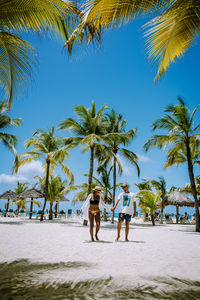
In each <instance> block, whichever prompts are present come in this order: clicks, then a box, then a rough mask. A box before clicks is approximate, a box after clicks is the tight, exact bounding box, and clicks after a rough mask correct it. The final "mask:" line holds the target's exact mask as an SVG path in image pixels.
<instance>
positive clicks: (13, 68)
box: [0, 0, 79, 109]
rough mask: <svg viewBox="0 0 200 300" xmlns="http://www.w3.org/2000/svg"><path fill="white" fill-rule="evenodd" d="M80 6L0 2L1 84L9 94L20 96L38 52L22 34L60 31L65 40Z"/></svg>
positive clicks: (58, 1)
mask: <svg viewBox="0 0 200 300" xmlns="http://www.w3.org/2000/svg"><path fill="white" fill-rule="evenodd" d="M78 14H79V11H78V9H77V8H76V7H75V6H74V5H73V3H72V2H69V1H62V0H32V1H28V0H15V1H13V0H7V1H4V0H1V1H0V20H1V21H0V48H1V50H0V62H1V63H0V84H1V87H2V88H3V90H4V92H5V94H6V95H7V97H8V108H9V109H10V107H11V104H12V99H13V97H16V96H17V95H19V93H20V92H21V91H23V90H24V88H26V86H27V84H28V83H29V81H31V78H32V73H33V68H34V66H35V65H36V62H37V59H36V51H35V49H34V48H33V47H32V46H31V45H30V44H29V43H28V42H27V41H25V40H23V39H22V38H20V37H19V34H21V33H22V32H37V33H40V35H41V34H42V33H43V34H45V35H46V33H47V31H51V32H54V33H56V34H58V33H59V34H60V36H61V37H64V38H65V40H66V38H67V36H68V31H69V29H70V27H73V25H75V23H76V19H77V16H78Z"/></svg>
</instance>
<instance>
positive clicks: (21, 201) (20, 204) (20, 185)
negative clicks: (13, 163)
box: [12, 181, 28, 213]
mask: <svg viewBox="0 0 200 300" xmlns="http://www.w3.org/2000/svg"><path fill="white" fill-rule="evenodd" d="M27 189H28V182H23V183H22V182H19V181H18V182H17V187H16V188H15V189H14V191H15V193H16V194H17V195H19V194H21V193H22V192H24V191H26V190H27ZM12 203H14V204H16V205H17V212H18V213H19V209H20V208H24V207H23V206H24V205H25V206H26V200H25V199H13V201H12Z"/></svg>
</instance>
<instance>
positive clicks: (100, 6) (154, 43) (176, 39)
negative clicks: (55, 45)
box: [66, 0, 200, 80]
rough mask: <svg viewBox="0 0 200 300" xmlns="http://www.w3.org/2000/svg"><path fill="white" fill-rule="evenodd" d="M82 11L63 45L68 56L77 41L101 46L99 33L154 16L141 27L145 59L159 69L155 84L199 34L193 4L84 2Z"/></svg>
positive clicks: (199, 8) (183, 0)
mask: <svg viewBox="0 0 200 300" xmlns="http://www.w3.org/2000/svg"><path fill="white" fill-rule="evenodd" d="M82 10H83V12H84V14H83V16H82V18H81V21H80V23H79V25H78V26H77V28H76V29H75V30H74V32H73V33H72V35H71V36H70V38H69V39H68V41H67V43H66V46H67V47H68V50H69V51H70V52H71V51H72V46H73V43H74V41H76V40H77V41H78V42H82V41H84V40H86V42H87V43H89V42H90V41H94V40H96V41H97V42H100V41H101V34H102V31H104V30H106V29H110V28H113V27H116V26H120V25H121V24H122V23H128V22H129V21H132V20H133V19H134V18H135V17H136V16H138V15H144V14H146V15H148V16H149V14H151V13H152V12H154V16H155V13H156V14H157V16H156V17H155V18H153V19H152V20H150V21H149V22H148V23H147V24H145V25H144V29H145V37H147V43H146V46H147V53H148V57H149V60H150V61H151V62H153V63H155V65H156V66H157V68H158V70H157V75H156V77H155V80H157V79H159V78H160V77H161V76H162V75H164V74H165V72H166V70H167V68H168V67H169V65H170V64H171V63H172V62H174V61H175V60H176V59H177V58H181V57H183V54H184V53H185V52H186V51H187V50H188V48H189V47H190V46H191V45H192V43H193V42H194V40H195V39H196V37H197V36H198V33H199V30H200V18H199V11H200V3H199V1H196V0H192V1H188V0H173V1H172V0H151V1H147V0H144V1H135V0H128V1H123V0H122V1H117V0H110V1H104V0H91V1H85V4H84V5H83V7H82Z"/></svg>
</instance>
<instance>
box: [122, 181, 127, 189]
mask: <svg viewBox="0 0 200 300" xmlns="http://www.w3.org/2000/svg"><path fill="white" fill-rule="evenodd" d="M126 186H127V187H129V184H128V183H126V182H125V183H122V184H121V187H122V188H124V187H126Z"/></svg>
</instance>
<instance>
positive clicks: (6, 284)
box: [0, 260, 200, 300]
mask: <svg viewBox="0 0 200 300" xmlns="http://www.w3.org/2000/svg"><path fill="white" fill-rule="evenodd" d="M91 267H93V265H90V264H86V263H84V262H69V263H62V262H61V263H55V264H51V263H31V262H29V261H28V260H19V261H14V262H12V263H9V264H7V263H3V264H0V299H1V300H21V299H37V300H40V299H44V300H45V299H50V300H51V299H57V300H61V299H70V300H71V299H72V300H73V299H76V300H79V299H80V300H88V299H95V300H99V299H113V300H114V299H115V300H120V299H145V300H149V299H172V300H173V299H174V300H179V299H180V300H182V299H199V295H200V282H199V281H189V280H181V279H178V278H148V279H147V278H145V280H142V279H141V281H140V280H139V281H137V282H135V281H134V280H133V281H132V283H131V285H128V286H127V284H125V282H126V281H123V278H122V279H121V280H120V281H118V280H116V279H114V278H108V279H106V280H105V279H97V280H90V281H78V282H77V281H76V282H72V281H67V282H60V281H59V282H58V281H55V279H54V276H48V275H52V272H53V271H55V270H56V271H57V274H58V275H59V274H60V272H63V271H64V272H66V274H67V272H68V271H69V269H71V268H74V269H80V270H78V272H81V268H91ZM43 274H46V275H47V276H46V278H47V279H46V281H44V280H41V275H43ZM57 278H58V277H57Z"/></svg>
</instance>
